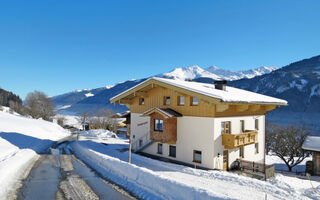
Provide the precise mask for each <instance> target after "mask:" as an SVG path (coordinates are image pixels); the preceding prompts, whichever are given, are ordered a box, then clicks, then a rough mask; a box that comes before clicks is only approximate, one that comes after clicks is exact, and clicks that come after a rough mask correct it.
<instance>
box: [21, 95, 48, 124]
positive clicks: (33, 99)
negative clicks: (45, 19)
mask: <svg viewBox="0 0 320 200" xmlns="http://www.w3.org/2000/svg"><path fill="white" fill-rule="evenodd" d="M26 108H27V112H28V114H29V115H31V117H33V118H36V119H38V118H42V119H44V120H49V119H50V118H51V117H52V116H53V115H54V112H53V102H52V100H51V99H50V98H49V97H48V96H47V95H46V94H44V93H43V92H40V91H34V92H31V93H29V94H28V95H27V97H26Z"/></svg>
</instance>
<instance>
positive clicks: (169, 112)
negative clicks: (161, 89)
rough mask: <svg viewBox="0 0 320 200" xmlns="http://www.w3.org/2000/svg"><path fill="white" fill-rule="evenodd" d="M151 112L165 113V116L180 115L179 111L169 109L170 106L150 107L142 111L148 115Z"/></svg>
mask: <svg viewBox="0 0 320 200" xmlns="http://www.w3.org/2000/svg"><path fill="white" fill-rule="evenodd" d="M153 112H159V113H160V114H163V115H166V116H167V117H182V114H181V113H178V112H177V111H175V110H173V109H171V108H151V109H149V110H147V111H146V112H144V113H142V116H144V115H150V114H151V113H153Z"/></svg>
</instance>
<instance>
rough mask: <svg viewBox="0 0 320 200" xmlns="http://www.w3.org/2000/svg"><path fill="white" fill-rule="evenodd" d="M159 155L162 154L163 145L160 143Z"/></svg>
mask: <svg viewBox="0 0 320 200" xmlns="http://www.w3.org/2000/svg"><path fill="white" fill-rule="evenodd" d="M158 154H162V144H160V143H158Z"/></svg>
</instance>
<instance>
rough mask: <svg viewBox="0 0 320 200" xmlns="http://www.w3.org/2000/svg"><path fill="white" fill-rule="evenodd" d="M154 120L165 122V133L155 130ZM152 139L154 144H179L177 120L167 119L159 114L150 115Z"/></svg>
mask: <svg viewBox="0 0 320 200" xmlns="http://www.w3.org/2000/svg"><path fill="white" fill-rule="evenodd" d="M154 119H162V120H163V131H161V132H159V131H155V130H154ZM150 139H151V140H152V141H153V142H161V143H168V144H176V142H177V118H175V117H173V118H165V117H164V116H163V115H161V114H159V113H152V114H151V115H150Z"/></svg>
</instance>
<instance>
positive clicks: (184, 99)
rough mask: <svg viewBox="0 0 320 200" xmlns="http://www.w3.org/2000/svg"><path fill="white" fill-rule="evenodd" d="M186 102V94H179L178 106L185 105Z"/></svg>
mask: <svg viewBox="0 0 320 200" xmlns="http://www.w3.org/2000/svg"><path fill="white" fill-rule="evenodd" d="M181 98H182V99H183V104H182V103H181ZM185 104H186V98H185V97H184V96H178V106H184V105H185Z"/></svg>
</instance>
